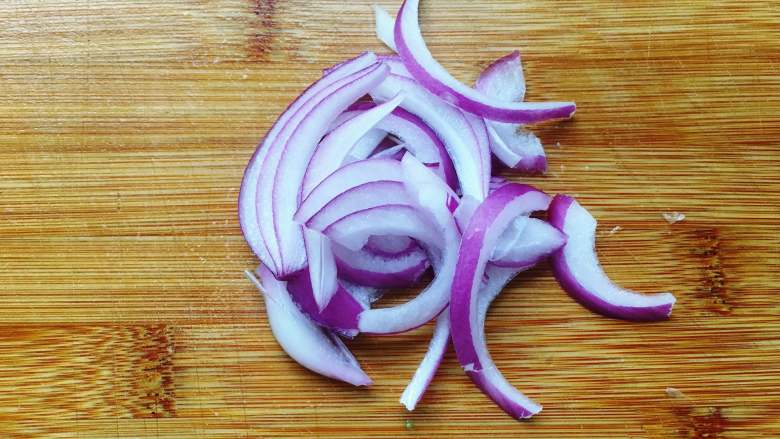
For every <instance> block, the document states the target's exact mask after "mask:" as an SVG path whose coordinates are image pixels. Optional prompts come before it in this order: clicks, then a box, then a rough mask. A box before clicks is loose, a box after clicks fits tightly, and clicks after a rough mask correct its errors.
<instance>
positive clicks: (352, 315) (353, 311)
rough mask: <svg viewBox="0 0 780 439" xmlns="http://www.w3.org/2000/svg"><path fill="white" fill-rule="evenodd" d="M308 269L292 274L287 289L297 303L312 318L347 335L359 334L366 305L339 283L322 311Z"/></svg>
mask: <svg viewBox="0 0 780 439" xmlns="http://www.w3.org/2000/svg"><path fill="white" fill-rule="evenodd" d="M310 279H311V278H310V276H309V273H308V270H306V269H304V270H301V271H299V272H297V273H295V274H293V275H291V276H290V280H289V281H287V290H288V291H289V292H290V297H291V298H292V300H293V301H294V302H295V304H296V305H298V307H299V308H300V309H301V311H303V312H304V313H305V314H306V315H307V316H309V317H310V318H311V319H312V320H314V321H315V322H317V323H319V324H320V325H322V326H325V327H326V328H330V329H332V330H334V331H337V332H338V333H340V334H342V335H344V336H346V337H354V336H356V335H357V334H358V316H359V315H360V313H362V312H363V311H364V310H365V307H364V306H363V304H362V303H360V302H359V301H358V300H357V299H355V298H354V297H353V296H352V295H351V294H349V292H348V291H347V290H345V289H344V288H343V286H341V285H339V287H338V288H337V289H336V293H335V294H333V297H331V299H330V301H329V302H328V304H327V306H325V307H324V308H323V309H322V311H320V309H319V306H318V305H317V302H316V301H315V299H314V292H313V291H312V287H311V280H310Z"/></svg>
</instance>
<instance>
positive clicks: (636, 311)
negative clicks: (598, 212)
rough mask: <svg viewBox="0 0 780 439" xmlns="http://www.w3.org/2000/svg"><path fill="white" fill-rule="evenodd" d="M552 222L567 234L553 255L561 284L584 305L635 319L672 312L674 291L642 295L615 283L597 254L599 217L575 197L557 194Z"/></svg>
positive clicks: (655, 316) (628, 318) (556, 273)
mask: <svg viewBox="0 0 780 439" xmlns="http://www.w3.org/2000/svg"><path fill="white" fill-rule="evenodd" d="M549 219H550V224H552V225H553V226H555V227H557V228H558V230H560V231H561V232H563V233H564V234H566V236H567V237H568V241H567V242H566V245H564V246H563V248H561V249H560V250H558V251H557V252H555V253H554V254H553V256H552V266H553V273H554V274H555V279H557V280H558V283H559V284H560V285H561V287H562V288H563V289H564V290H565V291H566V292H567V293H568V294H569V295H570V296H571V297H572V298H574V299H575V300H576V301H577V302H579V303H580V304H582V306H584V307H586V308H588V309H590V310H591V311H593V312H596V313H598V314H602V315H605V316H607V317H614V318H618V319H624V320H632V321H653V320H663V319H666V318H668V317H669V315H670V314H671V313H672V307H673V306H674V303H675V298H674V296H673V295H672V294H671V293H659V294H652V295H645V294H639V293H636V292H633V291H630V290H626V289H623V288H620V287H619V286H617V285H615V283H613V282H612V281H611V280H610V279H609V277H608V276H607V274H606V273H604V270H603V269H602V268H601V264H599V260H598V256H597V255H596V249H595V245H596V219H595V218H593V216H591V214H590V213H588V211H587V210H585V208H583V207H582V206H580V204H579V203H577V201H576V200H575V199H574V198H571V197H569V196H566V195H556V196H555V198H554V199H553V201H552V203H551V204H550V210H549Z"/></svg>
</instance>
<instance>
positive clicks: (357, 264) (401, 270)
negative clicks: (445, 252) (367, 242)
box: [333, 244, 430, 288]
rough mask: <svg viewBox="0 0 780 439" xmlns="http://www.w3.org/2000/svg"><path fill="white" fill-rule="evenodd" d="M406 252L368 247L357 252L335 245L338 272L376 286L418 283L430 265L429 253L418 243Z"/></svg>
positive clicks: (355, 280)
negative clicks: (392, 252) (376, 250)
mask: <svg viewBox="0 0 780 439" xmlns="http://www.w3.org/2000/svg"><path fill="white" fill-rule="evenodd" d="M411 249H412V250H410V251H409V252H408V253H407V254H399V255H396V256H386V255H378V254H376V253H373V252H371V251H369V250H367V249H366V248H363V249H361V250H358V251H356V252H354V251H352V250H349V249H346V248H344V247H342V246H340V245H334V247H333V254H334V255H335V257H336V265H337V266H338V272H339V276H341V277H342V278H343V279H347V280H348V281H350V282H353V283H356V284H359V285H365V286H370V287H376V288H403V287H409V286H412V285H414V284H416V283H417V282H418V281H419V280H420V277H422V275H423V273H425V271H426V270H427V269H428V267H429V266H430V262H429V261H428V255H427V254H426V253H425V251H423V250H422V249H421V248H420V247H419V246H417V245H416V244H415V245H414V246H413V247H411Z"/></svg>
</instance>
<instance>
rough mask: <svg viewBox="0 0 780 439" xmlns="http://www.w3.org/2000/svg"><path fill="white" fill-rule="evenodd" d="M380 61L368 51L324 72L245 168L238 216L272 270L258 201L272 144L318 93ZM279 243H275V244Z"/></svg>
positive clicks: (251, 244) (279, 121) (254, 248)
mask: <svg viewBox="0 0 780 439" xmlns="http://www.w3.org/2000/svg"><path fill="white" fill-rule="evenodd" d="M374 63H376V55H374V54H373V53H370V52H368V53H364V54H362V55H360V56H358V57H356V58H353V59H351V60H348V61H345V62H343V63H341V64H339V65H337V66H334V67H332V68H331V69H330V71H329V72H328V73H327V74H325V75H323V77H322V78H320V80H319V81H317V82H315V83H314V84H312V85H311V86H310V87H309V88H308V89H306V90H305V91H304V92H303V93H301V95H300V96H298V98H297V99H295V101H293V102H292V103H291V104H290V106H289V107H287V109H286V110H285V111H284V112H283V113H282V114H281V115H280V116H279V119H277V120H276V122H274V124H273V126H272V127H271V129H270V131H269V132H268V134H266V136H265V138H264V139H263V141H262V142H261V143H260V145H259V146H258V147H257V149H256V150H255V153H254V154H253V155H252V158H251V159H250V160H249V163H248V164H247V167H246V169H245V171H244V177H243V179H242V181H241V190H240V192H239V196H238V218H239V223H240V224H241V231H242V232H243V235H244V238H245V239H246V241H247V244H249V247H250V248H251V249H252V251H253V252H254V253H255V254H256V255H257V257H258V258H260V260H261V261H263V264H265V265H266V266H268V267H270V269H271V271H273V272H277V269H276V266H275V264H274V260H273V259H272V258H271V253H270V251H269V249H268V248H267V244H266V243H265V242H264V240H263V237H262V233H261V228H260V224H261V223H260V220H259V218H258V216H257V210H256V208H255V205H256V204H257V198H256V194H257V186H258V183H259V177H260V170H261V168H262V166H263V163H264V162H265V157H266V155H267V154H268V150H269V148H270V146H271V145H272V144H273V143H274V142H275V141H276V138H277V137H278V135H279V133H280V131H281V130H282V128H284V127H286V126H287V125H288V122H289V121H290V119H291V118H292V117H293V115H294V114H296V113H297V111H298V110H299V109H300V108H301V107H302V106H303V105H304V104H305V103H307V102H308V101H309V100H310V99H311V98H312V97H313V96H314V95H316V94H318V93H319V92H320V91H322V90H324V89H326V88H328V87H329V86H331V85H332V84H333V83H335V82H337V81H339V80H341V79H343V78H345V77H347V76H349V75H351V74H353V73H355V72H358V71H360V70H362V69H364V68H366V67H369V66H371V65H373V64H374ZM274 245H275V244H274ZM274 249H276V247H275V246H274Z"/></svg>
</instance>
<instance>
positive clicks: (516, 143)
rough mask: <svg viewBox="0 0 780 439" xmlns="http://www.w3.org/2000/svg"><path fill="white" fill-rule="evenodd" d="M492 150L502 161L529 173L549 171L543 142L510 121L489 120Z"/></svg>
mask: <svg viewBox="0 0 780 439" xmlns="http://www.w3.org/2000/svg"><path fill="white" fill-rule="evenodd" d="M488 133H489V134H490V150H491V151H492V152H493V154H495V155H496V157H497V158H498V159H499V160H501V163H503V164H505V165H506V166H508V167H510V168H512V169H515V170H518V171H520V172H524V173H527V174H544V173H545V172H547V156H546V155H545V152H544V148H543V147H542V142H541V141H540V140H539V138H538V137H536V136H535V135H534V134H533V133H531V132H528V131H524V130H523V129H522V128H521V127H519V126H518V125H514V124H509V123H501V122H494V121H489V123H488Z"/></svg>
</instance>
